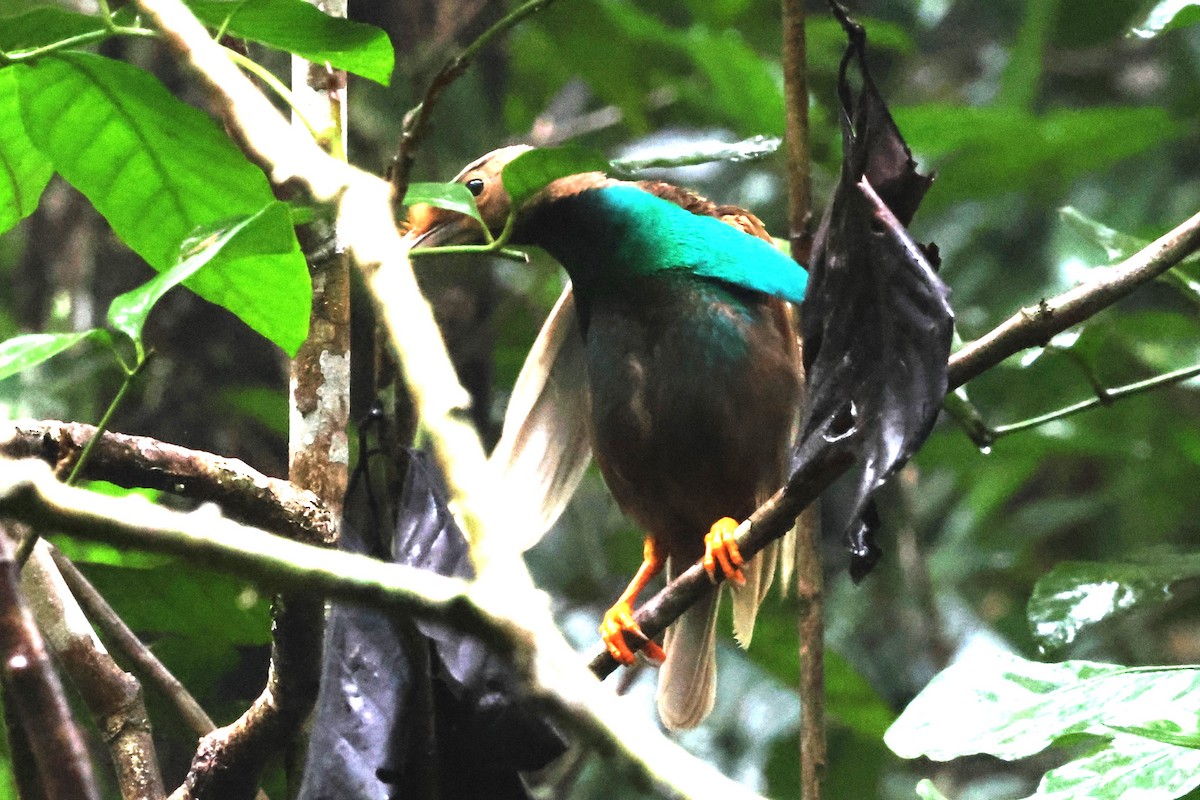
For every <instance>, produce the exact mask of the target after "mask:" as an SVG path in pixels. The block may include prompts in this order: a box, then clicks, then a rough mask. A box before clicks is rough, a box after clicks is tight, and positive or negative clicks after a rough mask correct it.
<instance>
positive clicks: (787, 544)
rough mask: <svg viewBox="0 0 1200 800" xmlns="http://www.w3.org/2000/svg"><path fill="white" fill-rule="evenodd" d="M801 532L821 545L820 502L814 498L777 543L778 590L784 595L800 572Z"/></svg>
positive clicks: (790, 588)
mask: <svg viewBox="0 0 1200 800" xmlns="http://www.w3.org/2000/svg"><path fill="white" fill-rule="evenodd" d="M801 532H804V533H805V534H807V535H809V536H812V537H813V538H814V540H815V541H816V543H817V546H818V547H820V545H821V504H820V502H819V501H817V500H814V501H813V502H811V503H809V505H808V508H806V509H804V511H803V512H801V514H800V516H799V518H797V519H796V524H795V525H794V526H792V529H791V530H790V531H788V532H787V533H785V534H784V535H783V539H781V540H780V543H779V591H780V592H781V593H782V594H783V596H784V597H787V595H788V593H789V592H790V591H791V590H792V586H793V584H794V582H795V581H796V579H797V578H798V577H799V572H800V535H801Z"/></svg>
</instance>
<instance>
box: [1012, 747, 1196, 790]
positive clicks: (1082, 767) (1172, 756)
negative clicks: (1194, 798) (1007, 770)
mask: <svg viewBox="0 0 1200 800" xmlns="http://www.w3.org/2000/svg"><path fill="white" fill-rule="evenodd" d="M1197 786H1200V751H1196V750H1192V749H1190V748H1185V747H1174V746H1172V745H1169V744H1163V743H1160V742H1155V741H1152V740H1150V739H1146V738H1142V737H1138V736H1129V735H1120V734H1118V735H1117V736H1114V737H1113V739H1112V741H1111V742H1109V744H1108V746H1106V747H1104V748H1102V749H1100V750H1098V751H1097V752H1095V753H1092V754H1090V755H1087V756H1084V757H1082V758H1077V759H1075V760H1074V761H1071V762H1068V763H1067V764H1064V765H1063V766H1061V767H1058V768H1057V769H1052V770H1050V771H1049V772H1047V773H1046V775H1045V777H1043V778H1042V780H1041V783H1040V784H1038V789H1037V791H1036V792H1034V793H1033V794H1032V795H1030V796H1029V798H1027V800H1078V799H1079V798H1094V799H1095V800H1128V798H1130V797H1136V798H1138V800H1172V798H1175V797H1181V796H1183V795H1185V794H1187V793H1188V792H1190V791H1191V790H1192V789H1194V788H1196V787H1197Z"/></svg>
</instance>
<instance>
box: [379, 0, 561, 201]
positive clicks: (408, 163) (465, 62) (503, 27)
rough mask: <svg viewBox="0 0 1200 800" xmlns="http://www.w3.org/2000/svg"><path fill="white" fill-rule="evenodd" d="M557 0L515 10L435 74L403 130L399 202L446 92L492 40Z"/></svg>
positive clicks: (397, 165)
mask: <svg viewBox="0 0 1200 800" xmlns="http://www.w3.org/2000/svg"><path fill="white" fill-rule="evenodd" d="M553 2H554V0H529V2H527V3H525V4H524V5H522V6H518V7H517V8H515V9H513V10H512V11H511V12H509V13H508V14H507V15H505V16H504V17H503V18H501V19H500V20H499V21H498V22H496V24H494V25H492V27H490V28H488V29H487V30H486V31H484V32H483V33H482V34H481V35H480V36H479V38H478V39H476V40H475V41H473V42H471V44H469V45H468V46H467V47H466V48H465V49H464V50H463V51H462V52H461V53H459V54H458V55H456V56H454V57H453V58H451V59H450V60H449V61H447V62H446V63H445V64H444V65H443V66H442V68H441V69H440V70H438V73H437V74H436V75H434V76H433V80H431V81H430V82H429V86H428V88H426V89H425V96H424V97H423V98H422V99H421V102H420V103H418V104H417V105H416V106H415V107H413V108H411V109H409V111H408V113H407V114H405V115H404V129H403V131H401V133H400V147H399V149H398V150H397V151H396V156H395V158H393V159H392V170H391V180H392V192H393V197H394V198H395V201H396V202H397V203H400V202H403V201H404V193H405V191H406V190H407V189H408V182H409V175H410V174H411V172H412V166H413V161H414V160H415V158H416V152H417V145H418V144H420V142H421V139H422V137H424V136H425V131H426V129H427V128H428V127H429V117H430V116H431V115H432V113H433V107H434V105H435V104H436V103H437V101H438V99H439V98H440V97H441V96H442V92H444V91H446V89H448V88H449V87H450V85H451V84H452V83H454V82H455V81H456V80H458V79H459V78H460V77H461V76H462V75H463V73H465V72H466V71H467V68H468V67H470V66H471V62H472V61H474V60H475V56H477V55H479V51H480V50H482V49H483V48H484V47H486V46H487V44H488V43H489V42H491V41H492V39H495V38H496V37H497V36H499V35H500V34H502V33H504V32H505V31H507V30H508V29H510V28H512V27H513V26H515V25H516V24H517V23H518V22H520V21H521V20H523V19H525V18H526V17H528V16H530V15H531V14H534V13H536V12H538V11H541V10H542V9H543V8H545V7H546V6H548V5H550V4H551V3H553Z"/></svg>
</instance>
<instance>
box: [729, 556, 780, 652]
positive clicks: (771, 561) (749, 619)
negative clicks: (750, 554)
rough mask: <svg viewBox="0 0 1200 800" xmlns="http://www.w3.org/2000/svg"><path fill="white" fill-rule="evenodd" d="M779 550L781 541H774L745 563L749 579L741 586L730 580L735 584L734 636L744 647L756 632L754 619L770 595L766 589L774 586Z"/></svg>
mask: <svg viewBox="0 0 1200 800" xmlns="http://www.w3.org/2000/svg"><path fill="white" fill-rule="evenodd" d="M778 554H779V542H771V543H770V544H769V545H767V546H766V547H764V548H763V549H762V550H761V551H760V552H759V554H758V555H756V556H755V557H754V558H752V559H750V561H749V562H748V563H746V564H744V565H743V566H742V574H743V575H745V576H746V582H745V583H744V584H743V585H741V586H738V585H737V584H736V583H730V584H729V585H730V586H732V587H733V636H734V638H735V639H737V643H738V644H740V645H741V646H742V647H743V648H746V647H749V646H750V639H751V638H752V637H753V636H754V620H755V619H756V618H757V617H758V607H759V606H760V605H762V601H763V598H765V597H766V596H767V590H768V589H770V588H771V579H772V578H773V577H774V576H775V562H776V560H777V559H778Z"/></svg>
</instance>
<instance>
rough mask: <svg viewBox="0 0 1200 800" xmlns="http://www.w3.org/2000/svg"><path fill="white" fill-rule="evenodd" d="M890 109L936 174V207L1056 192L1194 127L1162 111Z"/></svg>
mask: <svg viewBox="0 0 1200 800" xmlns="http://www.w3.org/2000/svg"><path fill="white" fill-rule="evenodd" d="M892 111H893V116H894V117H895V119H896V123H897V124H898V125H899V126H900V129H901V130H902V131H904V136H905V138H906V139H907V140H908V143H909V145H910V146H911V147H912V149H913V151H914V152H915V153H916V154H917V158H918V160H919V161H921V162H922V165H923V166H926V167H930V166H932V167H935V168H936V169H937V171H938V179H937V181H936V182H935V183H934V186H933V189H932V190H931V191H930V193H929V197H928V202H927V205H933V206H936V205H938V204H946V203H949V202H956V201H960V200H966V199H974V198H982V197H994V196H997V195H1002V194H1007V193H1010V192H1021V191H1040V192H1043V193H1045V192H1050V193H1056V194H1057V193H1060V192H1061V191H1063V190H1064V189H1065V188H1066V186H1067V185H1068V182H1069V181H1071V180H1073V179H1075V178H1077V177H1079V176H1081V175H1086V174H1088V173H1090V172H1094V171H1097V170H1101V169H1107V168H1110V167H1111V166H1112V165H1113V164H1114V163H1116V162H1118V161H1120V160H1121V159H1124V158H1128V157H1130V156H1134V155H1138V154H1140V153H1144V152H1145V151H1146V150H1148V149H1150V148H1152V147H1154V146H1156V145H1160V144H1162V143H1164V142H1168V141H1171V140H1174V139H1177V138H1179V137H1180V136H1182V135H1184V134H1185V133H1187V131H1188V128H1187V126H1186V125H1184V124H1182V123H1180V122H1177V121H1175V120H1173V119H1171V118H1170V117H1169V116H1168V115H1167V113H1166V112H1165V111H1163V110H1162V109H1159V108H1135V107H1123V106H1121V107H1112V108H1087V109H1058V110H1055V111H1050V112H1047V113H1045V114H1042V115H1034V114H1031V113H1029V112H1027V111H1025V110H1022V109H1017V108H973V107H969V106H947V105H941V104H930V105H923V106H909V107H906V108H894V109H892ZM930 162H932V163H930ZM922 209H923V210H924V209H925V207H924V206H923V207H922Z"/></svg>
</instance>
